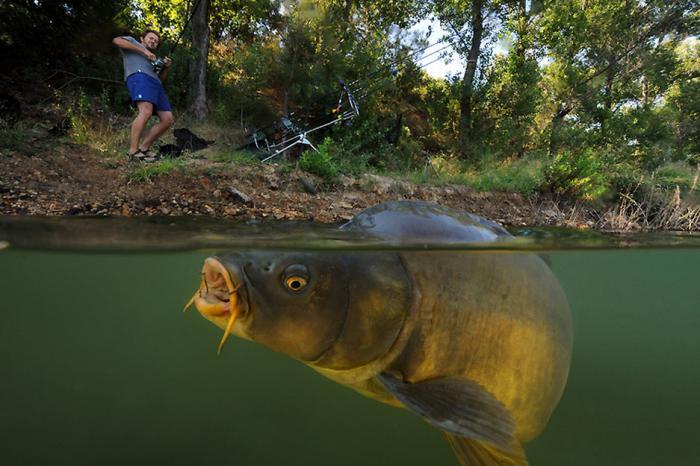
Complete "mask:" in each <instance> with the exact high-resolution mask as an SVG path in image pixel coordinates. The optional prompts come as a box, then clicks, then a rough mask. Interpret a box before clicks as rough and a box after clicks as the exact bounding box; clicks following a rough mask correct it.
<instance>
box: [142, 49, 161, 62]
mask: <svg viewBox="0 0 700 466" xmlns="http://www.w3.org/2000/svg"><path fill="white" fill-rule="evenodd" d="M143 55H144V56H145V57H146V58H148V59H149V60H150V61H153V60H155V59H156V58H158V57H156V54H155V53H153V52H151V51H150V50H146V49H144V50H143Z"/></svg>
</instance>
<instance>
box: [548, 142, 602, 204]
mask: <svg viewBox="0 0 700 466" xmlns="http://www.w3.org/2000/svg"><path fill="white" fill-rule="evenodd" d="M605 169H606V167H605V166H604V164H603V163H602V162H601V160H600V159H599V158H598V157H596V155H595V154H593V151H592V150H590V149H586V150H583V151H580V152H575V151H571V150H564V151H562V152H561V153H559V154H558V155H557V156H556V157H555V158H554V160H552V161H551V162H550V163H549V164H548V165H547V166H545V168H544V178H545V187H546V188H548V189H549V190H551V191H552V192H555V193H557V194H563V195H567V196H573V197H578V198H581V199H585V200H594V199H598V198H600V197H601V196H602V195H603V194H604V193H605V192H606V191H607V187H608V186H607V181H608V180H606V177H605V175H604V170H605Z"/></svg>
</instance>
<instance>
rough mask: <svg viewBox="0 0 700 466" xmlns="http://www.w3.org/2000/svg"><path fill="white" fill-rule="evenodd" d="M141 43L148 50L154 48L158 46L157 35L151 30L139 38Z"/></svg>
mask: <svg viewBox="0 0 700 466" xmlns="http://www.w3.org/2000/svg"><path fill="white" fill-rule="evenodd" d="M141 43H142V44H143V45H144V47H146V48H147V49H148V50H151V51H153V50H155V49H157V48H158V44H160V39H159V38H158V36H157V35H156V34H154V33H152V32H149V33H148V34H146V35H145V36H143V37H142V38H141Z"/></svg>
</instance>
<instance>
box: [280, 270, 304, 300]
mask: <svg viewBox="0 0 700 466" xmlns="http://www.w3.org/2000/svg"><path fill="white" fill-rule="evenodd" d="M282 282H283V283H284V286H285V287H286V288H287V290H289V291H292V292H295V293H296V292H299V291H302V290H303V289H304V288H306V285H308V284H309V271H308V270H307V269H306V267H304V266H303V265H300V264H294V265H290V266H289V267H287V268H286V269H285V271H284V273H283V275H282Z"/></svg>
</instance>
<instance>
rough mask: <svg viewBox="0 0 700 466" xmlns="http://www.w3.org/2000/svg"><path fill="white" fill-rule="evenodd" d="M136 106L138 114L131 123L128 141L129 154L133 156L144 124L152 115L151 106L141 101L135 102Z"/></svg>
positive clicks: (144, 126)
mask: <svg viewBox="0 0 700 466" xmlns="http://www.w3.org/2000/svg"><path fill="white" fill-rule="evenodd" d="M136 106H137V107H138V109H139V114H138V115H136V118H135V119H134V121H133V122H132V123H131V138H130V139H129V153H130V154H133V153H134V152H136V151H137V150H138V149H139V139H140V138H141V133H143V130H144V128H146V123H148V119H149V118H151V115H153V104H152V103H150V102H146V101H143V100H139V101H138V102H136Z"/></svg>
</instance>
